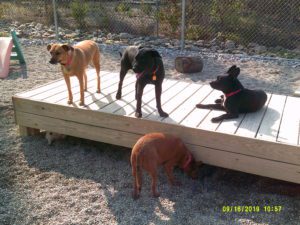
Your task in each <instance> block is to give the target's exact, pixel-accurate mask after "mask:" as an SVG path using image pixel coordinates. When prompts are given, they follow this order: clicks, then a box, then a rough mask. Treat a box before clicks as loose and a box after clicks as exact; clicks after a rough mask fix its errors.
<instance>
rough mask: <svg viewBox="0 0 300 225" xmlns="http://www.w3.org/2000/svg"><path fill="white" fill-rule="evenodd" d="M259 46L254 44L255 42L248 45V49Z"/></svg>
mask: <svg viewBox="0 0 300 225" xmlns="http://www.w3.org/2000/svg"><path fill="white" fill-rule="evenodd" d="M257 46H259V45H258V44H256V43H253V42H250V43H249V44H248V48H255V47H257Z"/></svg>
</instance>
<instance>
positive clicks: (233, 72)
mask: <svg viewBox="0 0 300 225" xmlns="http://www.w3.org/2000/svg"><path fill="white" fill-rule="evenodd" d="M227 73H228V75H229V76H230V77H232V78H237V77H238V75H239V74H240V68H239V67H237V66H236V65H234V66H232V67H230V68H229V70H228V71H227Z"/></svg>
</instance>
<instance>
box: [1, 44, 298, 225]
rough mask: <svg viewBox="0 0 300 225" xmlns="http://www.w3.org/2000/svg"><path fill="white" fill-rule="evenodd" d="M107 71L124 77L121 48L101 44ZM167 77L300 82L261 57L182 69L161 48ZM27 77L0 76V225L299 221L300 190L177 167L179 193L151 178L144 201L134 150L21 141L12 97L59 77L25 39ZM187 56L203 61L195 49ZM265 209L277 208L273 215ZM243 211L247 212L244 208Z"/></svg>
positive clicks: (288, 69) (15, 70) (286, 88)
mask: <svg viewBox="0 0 300 225" xmlns="http://www.w3.org/2000/svg"><path fill="white" fill-rule="evenodd" d="M100 47H101V54H102V58H101V69H102V70H110V71H118V70H119V53H118V50H120V49H122V48H123V47H122V46H121V47H120V46H106V45H101V46H100ZM159 51H160V52H161V54H162V56H163V60H164V63H165V67H166V74H167V76H169V77H172V78H175V79H184V80H187V81H191V82H198V83H202V82H204V83H207V82H209V81H210V80H212V79H214V78H215V77H216V75H219V74H222V73H224V72H225V71H226V69H227V68H228V67H229V66H231V65H232V64H236V65H238V66H240V67H241V75H240V80H241V81H242V83H243V84H244V85H245V86H246V87H249V88H262V89H264V90H267V91H269V92H275V93H279V94H292V93H293V92H294V90H295V89H297V87H299V86H300V70H299V64H300V63H299V62H297V61H286V60H264V59H261V58H259V57H257V58H249V57H246V56H241V57H237V56H230V55H211V54H209V53H207V54H205V55H204V56H203V57H204V70H203V72H202V73H198V74H192V75H185V74H180V73H177V72H176V71H175V70H174V69H173V68H174V58H175V56H176V55H178V54H179V52H176V51H175V50H168V49H163V48H160V49H159ZM23 52H24V54H25V58H26V60H27V69H26V71H27V78H26V79H23V78H22V76H24V70H22V68H20V67H19V65H18V64H13V65H12V66H11V70H10V74H9V77H8V78H7V79H4V80H0V93H1V95H0V199H1V200H0V224H1V225H6V224H18V225H25V224H28V225H33V224H63V225H71V224H74V225H75V224H76V225H80V224H82V225H83V224H130V225H133V224H136V225H142V224H203V225H209V224H212V225H218V224H226V225H227V224H228V225H232V224H243V225H246V224H251V225H253V224H272V225H273V224H280V225H299V224H300V210H299V209H300V186H299V185H296V184H291V183H287V182H282V181H277V180H273V179H269V178H264V177H259V176H254V175H250V174H246V173H241V172H236V171H231V170H227V169H222V168H217V167H212V166H208V165H205V166H203V167H202V168H201V176H200V178H199V179H198V180H197V181H192V180H190V179H188V178H187V177H186V176H184V175H183V174H182V173H181V171H179V170H176V171H175V176H177V177H178V179H179V180H181V181H182V183H183V185H182V186H181V187H175V188H171V187H169V186H168V184H167V181H166V177H165V175H164V174H163V173H161V176H160V177H159V191H160V193H161V197H160V198H157V199H154V198H152V197H151V196H150V183H149V182H150V181H149V178H148V176H146V175H144V181H145V182H144V183H145V184H144V186H143V187H144V189H143V190H142V196H141V198H140V199H139V200H137V201H134V200H132V198H131V191H132V177H131V168H130V162H129V157H130V149H127V148H122V147H119V146H113V145H108V144H104V143H99V142H93V141H88V140H83V139H79V138H73V137H68V138H67V139H65V140H63V141H58V142H56V143H54V145H53V146H48V145H47V141H46V140H45V138H44V137H43V135H42V134H41V135H40V136H34V137H24V138H22V137H20V136H19V134H18V128H17V126H16V125H15V123H14V113H13V106H12V102H11V96H12V95H13V94H15V93H18V92H21V91H24V90H27V89H30V88H32V87H35V86H37V85H42V84H45V83H47V82H49V81H51V80H55V79H58V78H61V73H60V71H59V68H58V67H56V66H52V65H50V64H49V63H48V60H49V55H48V53H47V51H46V45H39V46H35V45H31V44H26V42H24V41H23ZM184 54H189V55H193V54H194V55H195V54H198V53H195V52H185V53H184ZM223 206H259V207H260V211H259V212H248V213H246V212H237V211H235V209H234V208H233V211H232V212H227V213H225V212H222V209H223ZM264 206H271V207H272V206H279V207H281V210H280V212H266V211H265V210H264ZM238 211H239V210H238Z"/></svg>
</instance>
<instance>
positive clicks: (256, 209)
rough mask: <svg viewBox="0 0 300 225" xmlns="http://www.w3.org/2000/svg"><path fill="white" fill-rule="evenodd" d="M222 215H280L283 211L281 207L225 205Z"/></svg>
mask: <svg viewBox="0 0 300 225" xmlns="http://www.w3.org/2000/svg"><path fill="white" fill-rule="evenodd" d="M221 210H222V213H261V212H265V213H280V212H282V210H283V207H282V206H281V205H263V206H251V205H249V206H247V205H233V206H232V205H231V206H230V205H224V206H222V209H221Z"/></svg>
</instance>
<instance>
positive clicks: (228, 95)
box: [225, 89, 241, 98]
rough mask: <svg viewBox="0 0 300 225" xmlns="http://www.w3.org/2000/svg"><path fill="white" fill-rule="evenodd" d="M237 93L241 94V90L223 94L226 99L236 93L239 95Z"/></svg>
mask: <svg viewBox="0 0 300 225" xmlns="http://www.w3.org/2000/svg"><path fill="white" fill-rule="evenodd" d="M239 92H241V89H239V90H237V91H233V92H230V93H228V94H225V96H226V98H228V97H230V96H233V95H235V94H237V93H239Z"/></svg>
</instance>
